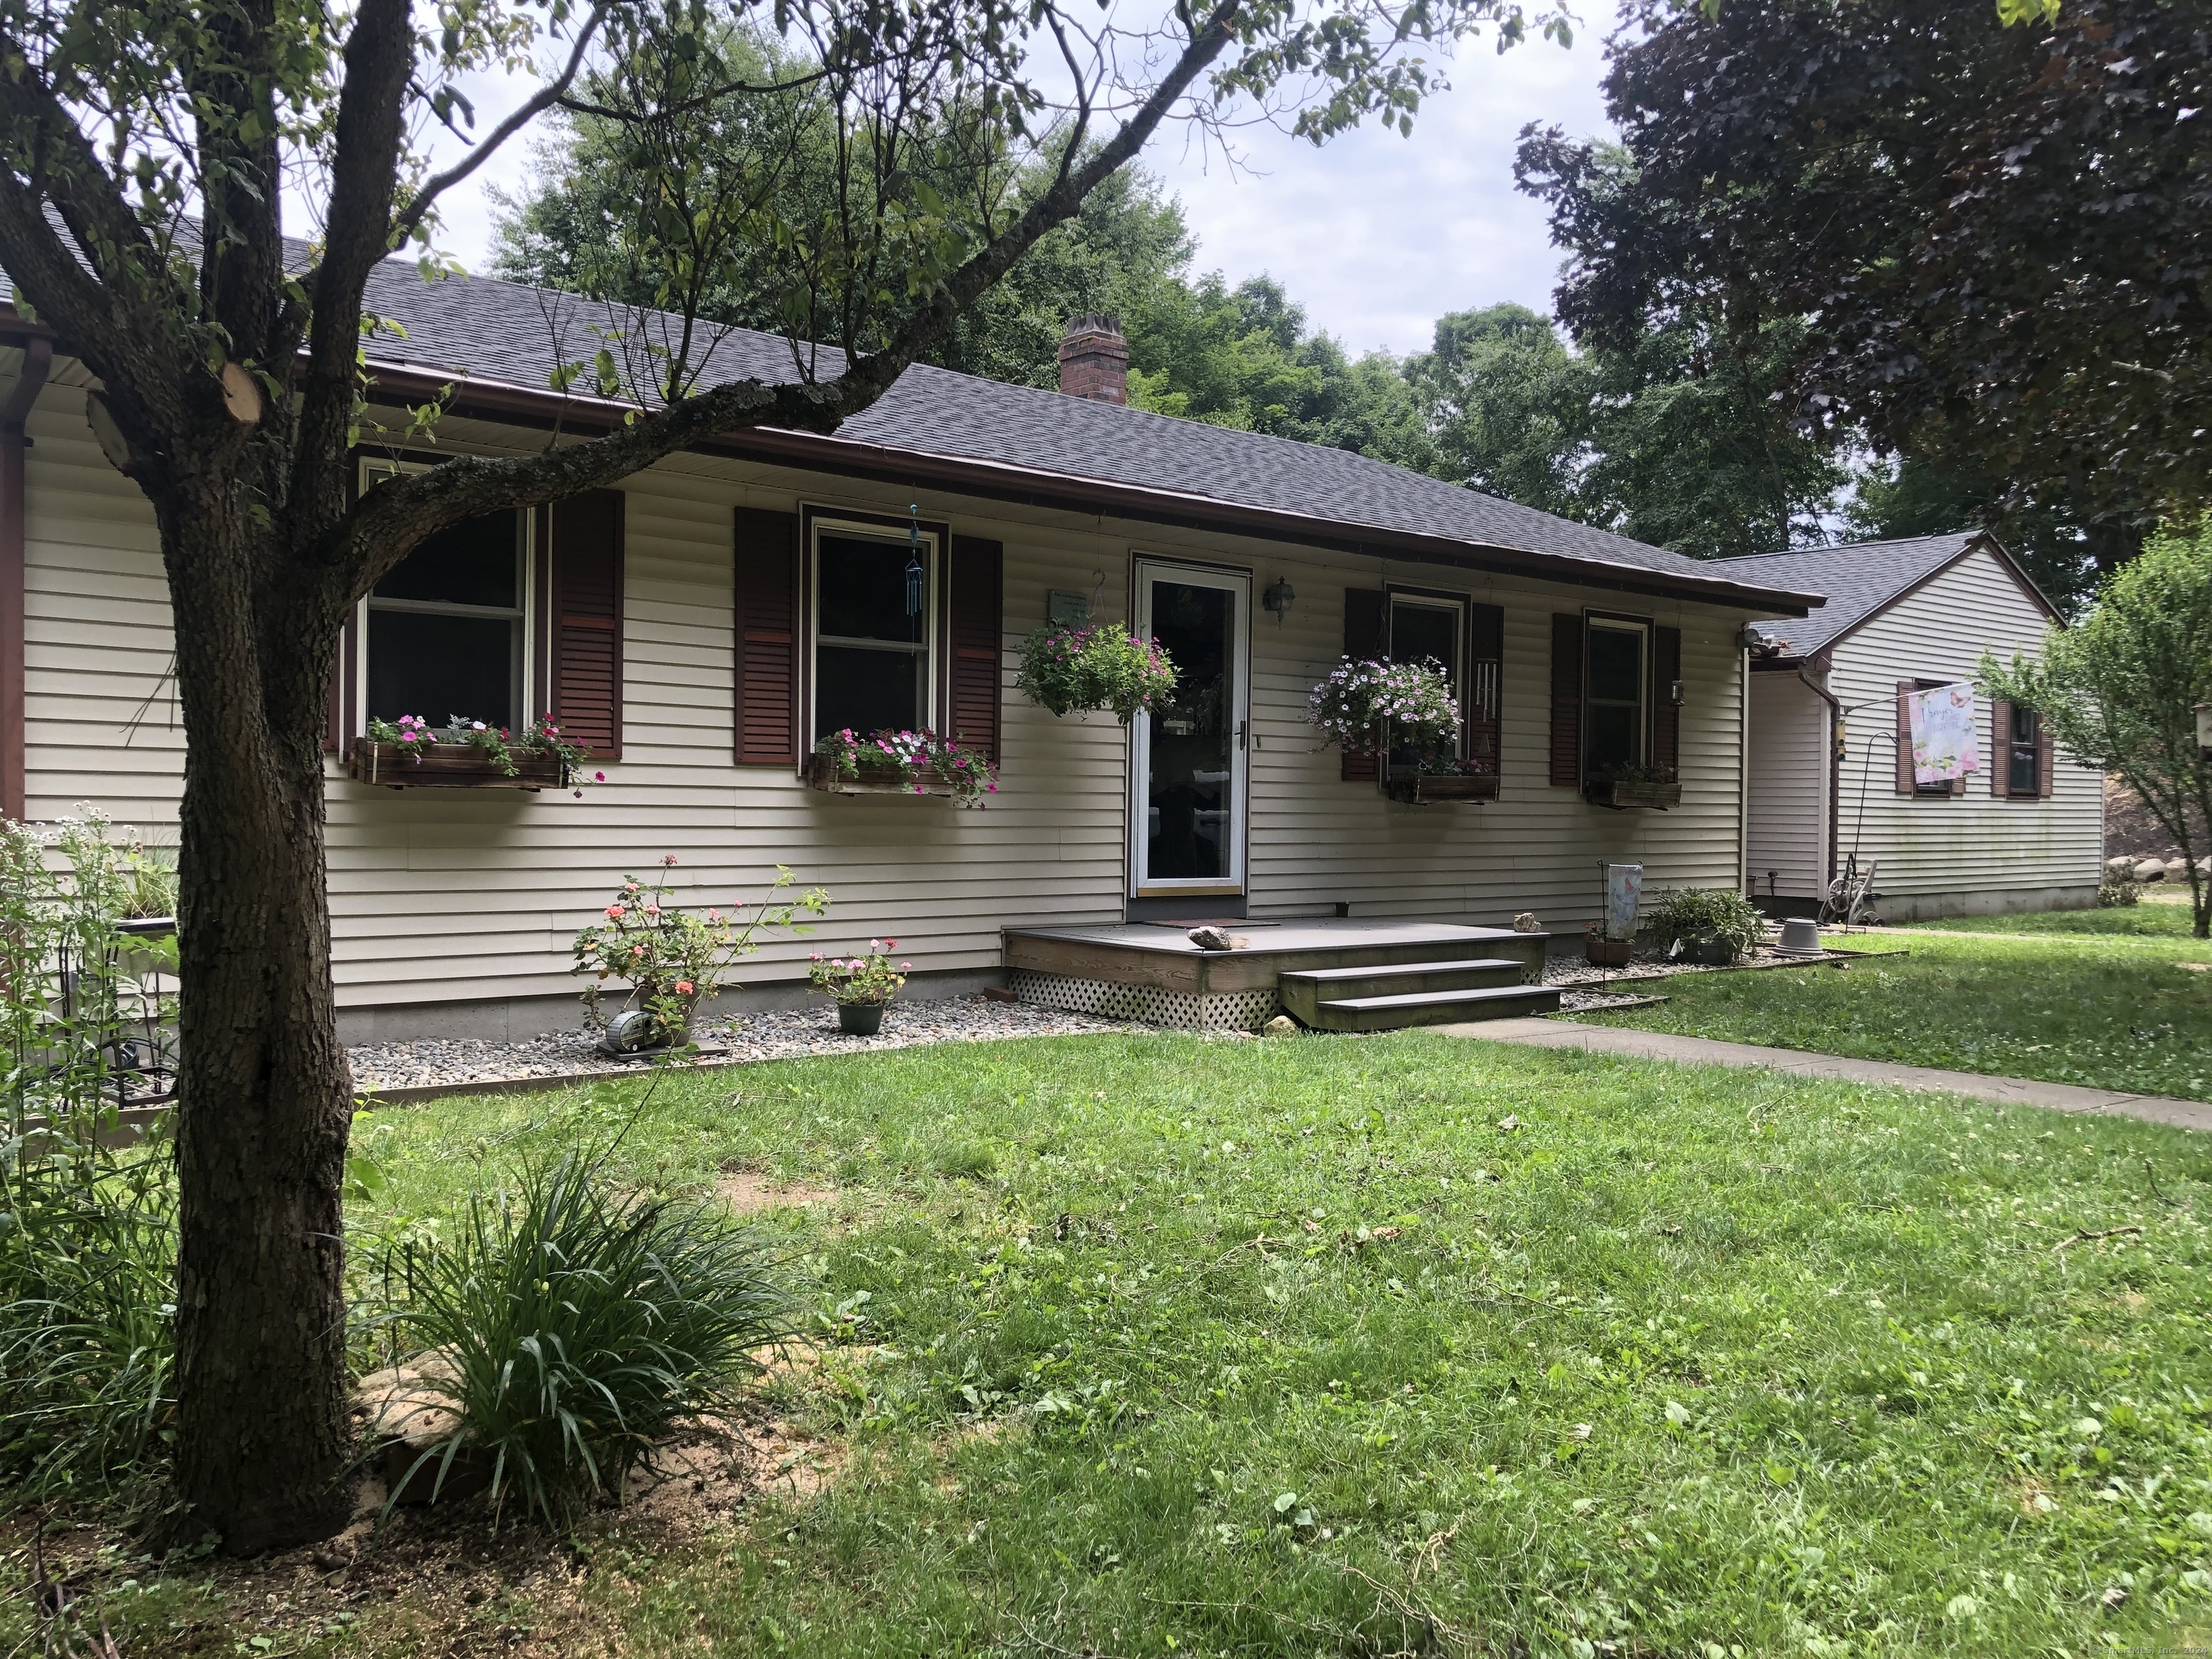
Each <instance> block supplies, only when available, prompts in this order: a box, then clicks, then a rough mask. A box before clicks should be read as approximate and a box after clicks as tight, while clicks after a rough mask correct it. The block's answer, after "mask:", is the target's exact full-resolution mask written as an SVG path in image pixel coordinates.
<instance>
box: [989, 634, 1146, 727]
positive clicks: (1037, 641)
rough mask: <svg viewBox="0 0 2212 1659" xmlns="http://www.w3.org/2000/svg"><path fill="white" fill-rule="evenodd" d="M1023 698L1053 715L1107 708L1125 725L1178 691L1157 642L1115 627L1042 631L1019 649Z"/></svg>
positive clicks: (1017, 679) (1017, 683)
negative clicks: (1020, 653) (1140, 637)
mask: <svg viewBox="0 0 2212 1659" xmlns="http://www.w3.org/2000/svg"><path fill="white" fill-rule="evenodd" d="M1014 685H1015V687H1016V689H1017V690H1019V691H1020V692H1021V694H1022V695H1023V696H1025V697H1027V698H1028V699H1029V700H1030V702H1033V703H1036V704H1037V705H1038V706H1039V707H1040V708H1046V709H1048V710H1050V711H1051V712H1052V713H1053V714H1074V713H1075V712H1077V711H1078V710H1079V709H1086V708H1110V709H1112V710H1113V711H1114V717H1115V719H1116V720H1120V721H1121V724H1122V725H1124V726H1127V724H1128V723H1129V722H1130V721H1131V720H1134V719H1135V718H1136V717H1137V715H1138V714H1139V712H1140V711H1147V712H1148V711H1150V710H1151V709H1152V708H1156V707H1158V705H1160V704H1161V703H1163V702H1165V701H1166V699H1167V697H1168V696H1169V695H1170V693H1171V692H1173V691H1174V690H1175V687H1176V665H1175V664H1174V663H1173V662H1172V661H1171V660H1170V659H1169V657H1168V653H1167V652H1166V651H1165V650H1164V648H1162V647H1161V646H1160V645H1159V644H1158V642H1157V641H1152V640H1141V639H1139V638H1138V637H1137V636H1136V635H1134V634H1132V633H1131V632H1130V631H1129V630H1128V629H1126V628H1124V627H1122V626H1121V624H1120V623H1097V624H1095V625H1084V626H1078V625H1075V624H1072V623H1054V624H1052V625H1050V626H1048V627H1044V628H1040V629H1037V631H1036V633H1034V634H1032V635H1030V636H1029V639H1028V641H1026V642H1025V643H1024V645H1023V647H1022V666H1021V671H1020V672H1019V673H1018V674H1017V675H1016V676H1015V677H1014Z"/></svg>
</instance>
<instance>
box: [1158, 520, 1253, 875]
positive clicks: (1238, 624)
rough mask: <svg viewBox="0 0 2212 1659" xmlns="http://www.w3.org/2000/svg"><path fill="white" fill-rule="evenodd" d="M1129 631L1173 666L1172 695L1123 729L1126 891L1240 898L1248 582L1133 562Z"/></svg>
mask: <svg viewBox="0 0 2212 1659" xmlns="http://www.w3.org/2000/svg"><path fill="white" fill-rule="evenodd" d="M1135 601H1136V602H1135V605H1134V607H1133V626H1134V627H1135V629H1136V631H1137V633H1138V634H1139V635H1141V636H1142V637H1144V638H1146V639H1149V640H1154V641H1158V643H1159V644H1160V646H1161V647H1163V648H1164V650H1165V651H1166V653H1167V654H1168V658H1169V659H1170V661H1172V662H1173V663H1174V664H1175V665H1176V675H1177V678H1176V690H1175V696H1173V697H1172V698H1171V699H1170V700H1169V701H1168V702H1167V704H1166V706H1165V707H1164V708H1155V709H1153V710H1152V712H1151V713H1149V714H1139V715H1138V716H1137V718H1136V719H1135V720H1133V721H1132V722H1131V723H1130V743H1131V749H1132V753H1131V766H1130V781H1131V793H1132V794H1133V800H1132V801H1131V803H1130V813H1129V843H1130V844H1129V891H1130V893H1131V894H1132V895H1133V896H1136V897H1138V898H1170V897H1174V896H1176V895H1178V894H1189V895H1190V896H1193V897H1200V896H1216V897H1219V896H1228V895H1231V894H1238V893H1242V892H1243V890H1244V838H1245V825H1246V811H1247V801H1248V792H1247V789H1246V780H1247V778H1248V777H1249V765H1248V763H1247V760H1246V751H1247V738H1248V737H1249V732H1250V730H1251V709H1250V706H1249V699H1250V691H1249V681H1250V674H1249V665H1250V648H1249V641H1248V639H1247V629H1248V627H1249V616H1250V613H1251V608H1252V578H1251V576H1250V575H1249V574H1247V573H1245V572H1242V571H1234V570H1214V569H1208V568H1205V567H1203V566H1196V565H1179V564H1169V563H1166V562H1159V561H1155V560H1151V559H1139V560H1138V561H1137V568H1136V592H1135Z"/></svg>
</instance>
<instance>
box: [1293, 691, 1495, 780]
mask: <svg viewBox="0 0 2212 1659" xmlns="http://www.w3.org/2000/svg"><path fill="white" fill-rule="evenodd" d="M1307 705H1308V706H1307V710H1306V724H1307V725H1309V726H1319V727H1320V728H1321V729H1322V732H1325V733H1326V734H1327V735H1328V741H1329V742H1331V743H1333V744H1335V745H1336V746H1337V747H1338V748H1340V749H1341V750H1344V751H1345V752H1346V753H1347V754H1354V755H1373V756H1375V757H1376V761H1377V764H1376V778H1377V781H1378V782H1379V784H1380V787H1381V788H1382V790H1383V793H1384V794H1386V795H1389V796H1391V797H1392V798H1393V799H1398V800H1403V801H1407V802H1410V803H1413V804H1415V805H1423V804H1426V803H1429V802H1432V801H1440V800H1494V799H1497V795H1498V773H1497V770H1496V769H1495V768H1494V767H1492V766H1490V765H1488V764H1486V763H1483V762H1480V761H1474V760H1467V759H1463V758H1462V757H1461V755H1460V752H1459V740H1460V712H1459V700H1458V699H1457V698H1455V697H1454V696H1452V694H1451V682H1450V681H1449V679H1447V678H1445V677H1444V671H1443V668H1442V667H1441V666H1440V665H1437V663H1435V662H1433V661H1424V662H1383V661H1380V660H1376V659H1370V660H1367V661H1364V662H1363V661H1356V660H1354V659H1352V658H1350V657H1346V658H1344V659H1342V660H1341V661H1340V662H1339V663H1338V664H1337V665H1336V666H1335V667H1334V669H1332V670H1331V671H1329V675H1328V678H1327V679H1324V680H1323V681H1322V682H1321V684H1318V685H1316V686H1315V687H1314V689H1313V690H1312V692H1311V693H1310V696H1308V698H1307Z"/></svg>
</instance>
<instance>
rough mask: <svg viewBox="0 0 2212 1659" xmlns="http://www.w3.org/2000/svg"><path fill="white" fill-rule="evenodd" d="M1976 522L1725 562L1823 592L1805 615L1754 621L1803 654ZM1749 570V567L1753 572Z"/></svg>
mask: <svg viewBox="0 0 2212 1659" xmlns="http://www.w3.org/2000/svg"><path fill="white" fill-rule="evenodd" d="M1981 537H1982V532H1980V531H1978V530H1961V531H1956V532H1952V533H1951V534H1948V535H1943V536H1915V537H1911V538H1909V539H1906V540H1903V541H1894V542H1844V543H1842V544H1838V545H1837V546H1834V547H1812V548H1807V549H1806V550H1804V551H1802V552H1800V553H1752V554H1747V555H1745V556H1742V557H1741V558H1735V559H1730V560H1729V561H1727V562H1728V563H1729V565H1731V566H1734V567H1735V568H1740V569H1745V570H1746V571H1747V579H1748V580H1756V581H1759V582H1762V583H1771V584H1772V585H1773V586H1776V587H1783V588H1790V589H1793V590H1796V591H1797V592H1807V593H1825V594H1826V595H1827V596H1828V598H1827V603H1826V604H1825V605H1817V606H1815V607H1814V611H1813V613H1812V614H1811V615H1810V616H1808V617H1768V618H1763V619H1761V620H1760V621H1759V622H1755V623H1753V624H1752V626H1753V628H1756V629H1758V630H1759V633H1760V634H1761V635H1763V636H1764V637H1765V639H1766V641H1768V642H1769V643H1770V644H1778V645H1782V646H1784V647H1787V650H1788V653H1789V654H1790V656H1793V657H1809V656H1811V655H1812V654H1813V653H1814V652H1816V651H1820V650H1821V649H1823V648H1825V647H1827V646H1828V645H1830V644H1832V642H1833V641H1836V640H1837V639H1838V638H1840V637H1841V636H1842V635H1844V634H1847V633H1849V632H1850V630H1851V629H1854V628H1856V627H1857V626H1858V625H1859V623H1863V622H1864V621H1865V620H1866V619H1867V618H1868V617H1871V616H1873V615H1874V614H1875V612H1876V611H1881V610H1883V609H1885V608H1886V607H1887V606H1888V605H1890V604H1891V603H1893V601H1894V600H1895V599H1897V598H1898V597H1899V595H1901V594H1903V593H1904V592H1906V591H1907V590H1908V589H1910V588H1911V587H1913V586H1916V585H1917V584H1918V583H1920V582H1922V581H1924V580H1926V579H1927V578H1928V577H1929V576H1931V575H1933V574H1935V573H1936V571H1938V570H1940V569H1942V568H1943V567H1944V566H1945V565H1947V564H1948V563H1949V562H1951V561H1952V560H1953V559H1954V558H1956V557H1958V556H1959V555H1960V553H1962V552H1963V551H1965V550H1966V548H1967V547H1968V546H1970V545H1971V544H1973V543H1975V542H1977V541H1979V540H1980V539H1981ZM1752 573H1755V574H1752Z"/></svg>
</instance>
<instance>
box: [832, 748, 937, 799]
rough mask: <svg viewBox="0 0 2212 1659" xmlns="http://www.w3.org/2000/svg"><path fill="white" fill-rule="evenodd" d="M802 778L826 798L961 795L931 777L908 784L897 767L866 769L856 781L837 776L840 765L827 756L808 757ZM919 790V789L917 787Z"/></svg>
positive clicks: (862, 770) (905, 776)
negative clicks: (827, 796)
mask: <svg viewBox="0 0 2212 1659" xmlns="http://www.w3.org/2000/svg"><path fill="white" fill-rule="evenodd" d="M799 778H800V781H802V782H804V783H805V785H806V787H808V788H809V789H818V790H820V791H821V792H822V793H823V794H825V795H951V794H956V793H958V792H957V790H955V789H954V788H953V787H952V786H951V784H949V783H946V782H945V781H942V780H941V779H939V778H938V777H936V776H935V775H933V774H931V773H927V772H925V773H923V774H922V775H921V777H920V778H919V779H916V780H913V781H909V779H908V775H907V774H906V773H905V772H904V771H903V770H901V769H897V768H894V767H888V766H886V767H872V766H863V767H862V768H861V769H860V776H859V777H857V778H842V777H839V776H838V775H837V765H836V762H835V761H833V760H832V759H831V758H830V757H829V756H827V755H809V756H808V757H806V769H805V771H803V772H801V773H800V774H799ZM917 786H918V787H917Z"/></svg>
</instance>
